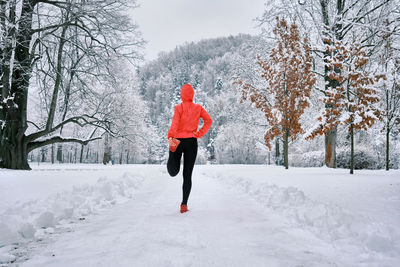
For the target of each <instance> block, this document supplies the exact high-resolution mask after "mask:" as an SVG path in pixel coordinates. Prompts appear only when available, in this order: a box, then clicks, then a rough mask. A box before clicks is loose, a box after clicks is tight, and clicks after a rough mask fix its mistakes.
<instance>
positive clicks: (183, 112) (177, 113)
mask: <svg viewBox="0 0 400 267" xmlns="http://www.w3.org/2000/svg"><path fill="white" fill-rule="evenodd" d="M193 96H194V90H193V87H192V86H191V85H190V84H185V85H184V86H182V88H181V99H182V103H180V104H179V105H176V106H175V108H174V116H173V117H172V123H171V127H170V128H169V131H168V138H170V137H172V138H189V137H196V138H202V137H203V135H205V134H206V133H207V132H208V129H210V126H211V123H212V120H211V117H210V115H209V114H208V113H207V111H206V110H205V109H204V108H203V107H202V106H201V105H199V104H195V103H193ZM200 118H202V119H203V122H204V125H203V127H202V128H201V129H200V130H199V131H197V128H198V126H199V121H200Z"/></svg>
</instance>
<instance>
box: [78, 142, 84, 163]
mask: <svg viewBox="0 0 400 267" xmlns="http://www.w3.org/2000/svg"><path fill="white" fill-rule="evenodd" d="M84 147H85V146H84V145H82V146H81V155H80V158H79V163H82V162H83V148H84Z"/></svg>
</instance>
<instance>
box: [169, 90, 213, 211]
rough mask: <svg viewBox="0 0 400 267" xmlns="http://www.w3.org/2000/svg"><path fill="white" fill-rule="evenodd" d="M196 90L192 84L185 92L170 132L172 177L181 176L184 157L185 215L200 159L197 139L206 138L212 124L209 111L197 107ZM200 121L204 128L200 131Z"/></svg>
mask: <svg viewBox="0 0 400 267" xmlns="http://www.w3.org/2000/svg"><path fill="white" fill-rule="evenodd" d="M193 96H194V90H193V87H192V86H191V85H190V84H185V85H184V86H182V88H181V99H182V103H180V104H179V105H176V106H175V108H174V116H173V118H172V123H171V127H170V128H169V131H168V143H169V158H168V163H167V169H168V173H169V174H170V175H171V176H176V175H177V174H178V173H179V168H180V165H181V157H182V153H183V186H182V191H183V198H182V203H181V210H180V211H181V213H184V212H187V211H188V208H187V201H188V198H189V194H190V189H191V188H192V171H193V167H194V163H195V161H196V156H197V138H202V137H203V135H205V134H206V133H207V132H208V129H210V126H211V123H212V120H211V117H210V115H209V114H208V113H207V111H206V110H205V109H204V108H203V107H202V106H201V105H199V104H195V103H193ZM200 118H202V119H203V122H204V125H203V127H202V128H201V129H200V130H197V128H198V126H199V121H200Z"/></svg>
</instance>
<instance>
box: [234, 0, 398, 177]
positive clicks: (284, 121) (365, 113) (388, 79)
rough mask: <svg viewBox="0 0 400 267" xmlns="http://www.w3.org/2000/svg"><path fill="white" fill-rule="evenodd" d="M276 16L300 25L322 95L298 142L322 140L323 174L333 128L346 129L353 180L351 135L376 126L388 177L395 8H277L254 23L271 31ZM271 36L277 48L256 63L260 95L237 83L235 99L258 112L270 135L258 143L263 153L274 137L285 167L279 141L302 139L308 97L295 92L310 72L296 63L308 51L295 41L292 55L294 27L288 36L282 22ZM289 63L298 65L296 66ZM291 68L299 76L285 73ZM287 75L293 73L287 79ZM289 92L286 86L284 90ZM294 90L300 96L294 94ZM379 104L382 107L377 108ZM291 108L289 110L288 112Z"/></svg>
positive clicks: (330, 160) (394, 105) (382, 4)
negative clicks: (239, 96) (262, 82)
mask: <svg viewBox="0 0 400 267" xmlns="http://www.w3.org/2000/svg"><path fill="white" fill-rule="evenodd" d="M283 13H285V15H286V16H287V15H288V14H289V16H291V17H292V20H297V21H300V23H301V26H302V30H303V31H304V32H307V33H308V36H310V39H311V45H312V46H313V47H314V48H313V53H314V56H313V64H314V67H313V73H315V74H317V75H319V76H320V77H322V78H323V82H324V84H323V89H319V88H320V85H318V84H317V86H316V89H317V90H318V91H320V92H321V93H322V97H321V98H320V100H321V102H322V103H323V104H324V108H323V109H322V114H321V115H320V116H319V117H318V123H317V124H316V125H315V126H314V127H313V128H312V129H311V130H310V131H309V132H308V133H307V135H306V136H305V137H306V138H307V139H312V138H315V137H316V136H317V135H325V163H326V165H327V166H328V167H336V135H337V129H338V126H339V125H343V126H346V127H348V131H349V134H350V150H351V153H350V172H351V173H353V169H354V164H353V159H354V130H360V129H363V130H367V129H368V128H370V127H371V126H372V125H373V124H374V123H375V122H376V121H377V120H380V119H382V118H383V119H384V120H385V126H384V130H385V131H386V169H389V164H390V161H389V157H390V154H389V136H390V133H391V131H393V130H395V131H398V126H397V125H398V123H399V114H400V112H399V110H400V106H399V99H400V91H399V80H398V72H399V68H398V62H399V60H400V57H399V55H398V48H396V47H394V46H393V41H394V40H398V32H399V30H398V29H399V26H400V25H399V20H398V18H399V6H398V5H396V3H395V1H344V0H343V1H342V0H337V1H298V2H297V3H295V2H292V1H290V2H289V1H278V2H273V3H272V2H271V3H270V5H267V11H266V12H265V13H264V15H263V17H262V18H261V19H260V21H261V23H262V24H268V25H269V26H271V16H273V15H279V14H283ZM333 15H334V16H333ZM319 16H320V17H319ZM313 26H314V27H313ZM316 29H317V30H316ZM273 32H274V33H275V35H276V37H275V39H276V47H277V48H274V49H272V50H271V52H270V54H269V56H268V57H269V60H268V61H267V62H264V61H262V60H260V59H259V62H258V64H259V65H260V66H261V68H262V69H263V74H262V77H264V78H265V79H266V80H267V81H266V82H267V86H266V87H267V91H265V90H264V91H263V90H260V88H258V89H257V88H255V87H254V86H253V85H252V84H251V83H245V82H243V80H239V82H238V83H239V84H240V85H241V87H242V89H243V99H249V100H250V101H251V102H254V103H256V107H257V108H259V109H261V110H262V111H263V112H265V116H266V117H267V120H268V124H269V127H270V128H269V129H268V130H267V133H266V135H265V141H266V145H267V146H269V145H270V141H271V139H272V138H274V137H276V136H282V139H283V140H284V147H285V150H284V155H285V157H284V158H285V161H284V164H285V166H286V167H287V166H288V162H287V158H288V155H287V153H288V152H287V144H288V141H287V140H288V137H289V136H290V137H291V138H292V140H294V139H296V137H297V135H298V134H299V133H302V128H301V126H300V124H299V123H300V117H299V116H300V115H301V114H302V113H303V111H304V108H305V107H307V106H308V102H307V101H304V96H306V98H307V99H309V92H310V86H307V85H303V86H302V88H301V87H300V86H299V85H298V84H296V83H298V82H304V81H306V80H307V79H308V80H310V79H312V78H311V77H313V75H312V74H310V73H306V72H307V70H308V69H307V67H303V66H304V64H311V58H310V59H309V60H308V61H306V60H305V57H304V56H303V52H304V53H306V54H307V55H310V49H309V48H308V47H309V45H308V40H304V41H303V44H304V45H305V48H304V49H303V52H302V51H300V50H299V49H298V47H299V46H300V43H299V41H298V40H299V36H298V31H297V25H296V24H293V25H292V26H291V27H290V28H288V27H287V25H286V21H285V20H279V19H278V21H277V23H276V28H275V30H274V31H273ZM282 32H283V34H282ZM320 42H322V46H320V45H319V43H320ZM281 51H283V52H281ZM293 54H294V55H293ZM277 55H278V56H277ZM296 55H297V56H296ZM320 55H322V56H320ZM295 59H303V61H302V62H301V61H300V62H296V61H295ZM318 60H320V62H319V63H318ZM396 62H397V63H396ZM293 63H296V64H297V65H298V66H299V68H296V67H297V66H296V67H293ZM306 66H307V65H306ZM318 66H320V67H318ZM290 69H293V70H294V72H292V73H291V75H290V76H289V77H288V76H287V74H288V73H289V71H290ZM320 69H323V72H320ZM382 69H383V70H384V72H382ZM382 73H384V74H385V75H383V74H382ZM292 79H294V80H295V81H293V80H292ZM310 81H311V80H310ZM314 81H315V80H314ZM288 85H289V86H288ZM290 85H293V88H292V89H291V87H290ZM310 85H311V86H313V85H314V84H310ZM380 89H382V91H383V93H381V94H380V93H379V92H378V91H380ZM298 90H300V91H302V93H303V94H304V95H302V94H298ZM293 98H295V99H293ZM296 99H297V101H296ZM381 100H384V101H382V102H384V105H380V103H379V102H380V101H381ZM291 102H292V103H295V104H292V105H289V103H291ZM382 106H383V107H382ZM288 114H290V115H288ZM396 124H397V125H396ZM396 127H397V128H396ZM395 128H396V129H395Z"/></svg>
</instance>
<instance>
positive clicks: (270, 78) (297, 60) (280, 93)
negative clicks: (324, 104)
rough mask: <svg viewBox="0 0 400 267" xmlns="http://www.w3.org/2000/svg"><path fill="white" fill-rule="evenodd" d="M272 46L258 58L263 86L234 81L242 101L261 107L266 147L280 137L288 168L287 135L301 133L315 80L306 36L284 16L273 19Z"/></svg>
mask: <svg viewBox="0 0 400 267" xmlns="http://www.w3.org/2000/svg"><path fill="white" fill-rule="evenodd" d="M274 34H275V38H276V47H275V48H273V49H272V50H271V53H270V56H269V59H268V61H263V60H262V59H261V58H260V57H259V58H258V64H259V65H260V67H261V68H262V71H263V73H262V77H263V78H264V79H265V80H266V83H267V86H266V89H259V88H256V87H254V86H253V85H251V84H248V83H244V82H242V81H240V80H239V81H238V84H239V85H240V86H241V87H242V98H243V100H250V101H251V102H252V103H254V104H255V107H256V108H258V109H260V110H262V111H263V112H264V115H265V117H266V119H267V122H268V124H269V126H270V128H269V129H268V130H267V132H266V133H265V136H264V140H265V144H266V146H267V147H268V148H269V149H271V141H272V140H273V139H274V138H276V137H278V136H282V139H283V143H284V165H285V168H286V169H287V168H288V167H289V162H288V161H289V160H288V151H289V138H290V139H291V140H292V141H294V140H295V139H296V138H297V136H298V134H301V133H303V132H304V131H303V129H302V127H301V124H300V117H301V115H302V114H303V113H304V110H305V108H307V107H308V106H309V97H310V92H311V89H312V87H313V85H314V83H315V81H316V77H315V75H314V74H313V73H312V71H311V70H312V57H311V52H310V46H309V44H308V39H307V37H305V38H304V39H303V40H301V38H300V34H299V29H298V26H297V24H296V23H295V22H294V23H292V24H291V25H288V23H287V22H286V20H285V19H280V18H277V19H276V26H275V28H274Z"/></svg>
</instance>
